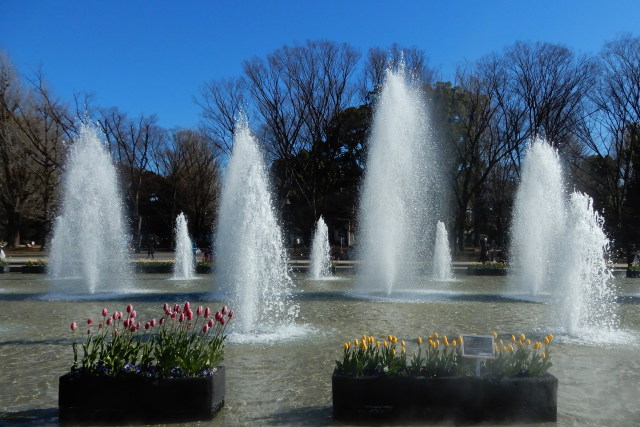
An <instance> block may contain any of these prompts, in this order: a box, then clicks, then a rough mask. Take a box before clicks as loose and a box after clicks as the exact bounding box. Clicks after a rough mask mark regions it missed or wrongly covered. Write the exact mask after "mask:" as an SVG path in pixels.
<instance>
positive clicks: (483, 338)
mask: <svg viewBox="0 0 640 427" xmlns="http://www.w3.org/2000/svg"><path fill="white" fill-rule="evenodd" d="M462 357H468V358H471V359H476V376H477V377H479V376H480V360H481V359H493V358H495V353H494V341H493V336H492V335H462Z"/></svg>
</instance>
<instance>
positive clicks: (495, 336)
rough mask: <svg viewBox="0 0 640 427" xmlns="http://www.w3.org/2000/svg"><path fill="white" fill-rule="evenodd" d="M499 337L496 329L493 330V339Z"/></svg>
mask: <svg viewBox="0 0 640 427" xmlns="http://www.w3.org/2000/svg"><path fill="white" fill-rule="evenodd" d="M496 338H498V333H497V332H496V331H493V339H496Z"/></svg>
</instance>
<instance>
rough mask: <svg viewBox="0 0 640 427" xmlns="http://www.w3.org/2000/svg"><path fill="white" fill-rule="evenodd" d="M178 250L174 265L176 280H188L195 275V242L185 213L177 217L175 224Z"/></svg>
mask: <svg viewBox="0 0 640 427" xmlns="http://www.w3.org/2000/svg"><path fill="white" fill-rule="evenodd" d="M174 233H175V238H176V252H175V264H174V266H173V278H174V279H176V280H188V279H193V278H194V277H195V260H194V257H193V243H192V242H191V238H189V230H188V228H187V219H186V218H185V216H184V213H182V212H180V215H178V216H177V217H176V226H175V230H174Z"/></svg>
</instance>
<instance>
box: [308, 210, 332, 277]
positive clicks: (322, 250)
mask: <svg viewBox="0 0 640 427" xmlns="http://www.w3.org/2000/svg"><path fill="white" fill-rule="evenodd" d="M329 276H331V248H330V246H329V229H328V228H327V224H325V222H324V219H322V217H320V218H319V219H318V222H317V223H316V231H315V233H314V234H313V242H312V243H311V260H310V266H309V278H310V279H315V280H318V279H321V278H323V277H329Z"/></svg>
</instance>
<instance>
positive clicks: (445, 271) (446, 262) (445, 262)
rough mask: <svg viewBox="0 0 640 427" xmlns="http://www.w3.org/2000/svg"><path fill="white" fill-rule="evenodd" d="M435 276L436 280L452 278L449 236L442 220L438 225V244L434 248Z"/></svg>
mask: <svg viewBox="0 0 640 427" xmlns="http://www.w3.org/2000/svg"><path fill="white" fill-rule="evenodd" d="M433 278H434V279H436V280H443V281H444V280H451V279H453V273H452V271H451V251H450V250H449V236H448V234H447V228H446V227H445V226H444V223H443V222H442V221H438V225H437V227H436V244H435V248H434V250H433Z"/></svg>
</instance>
